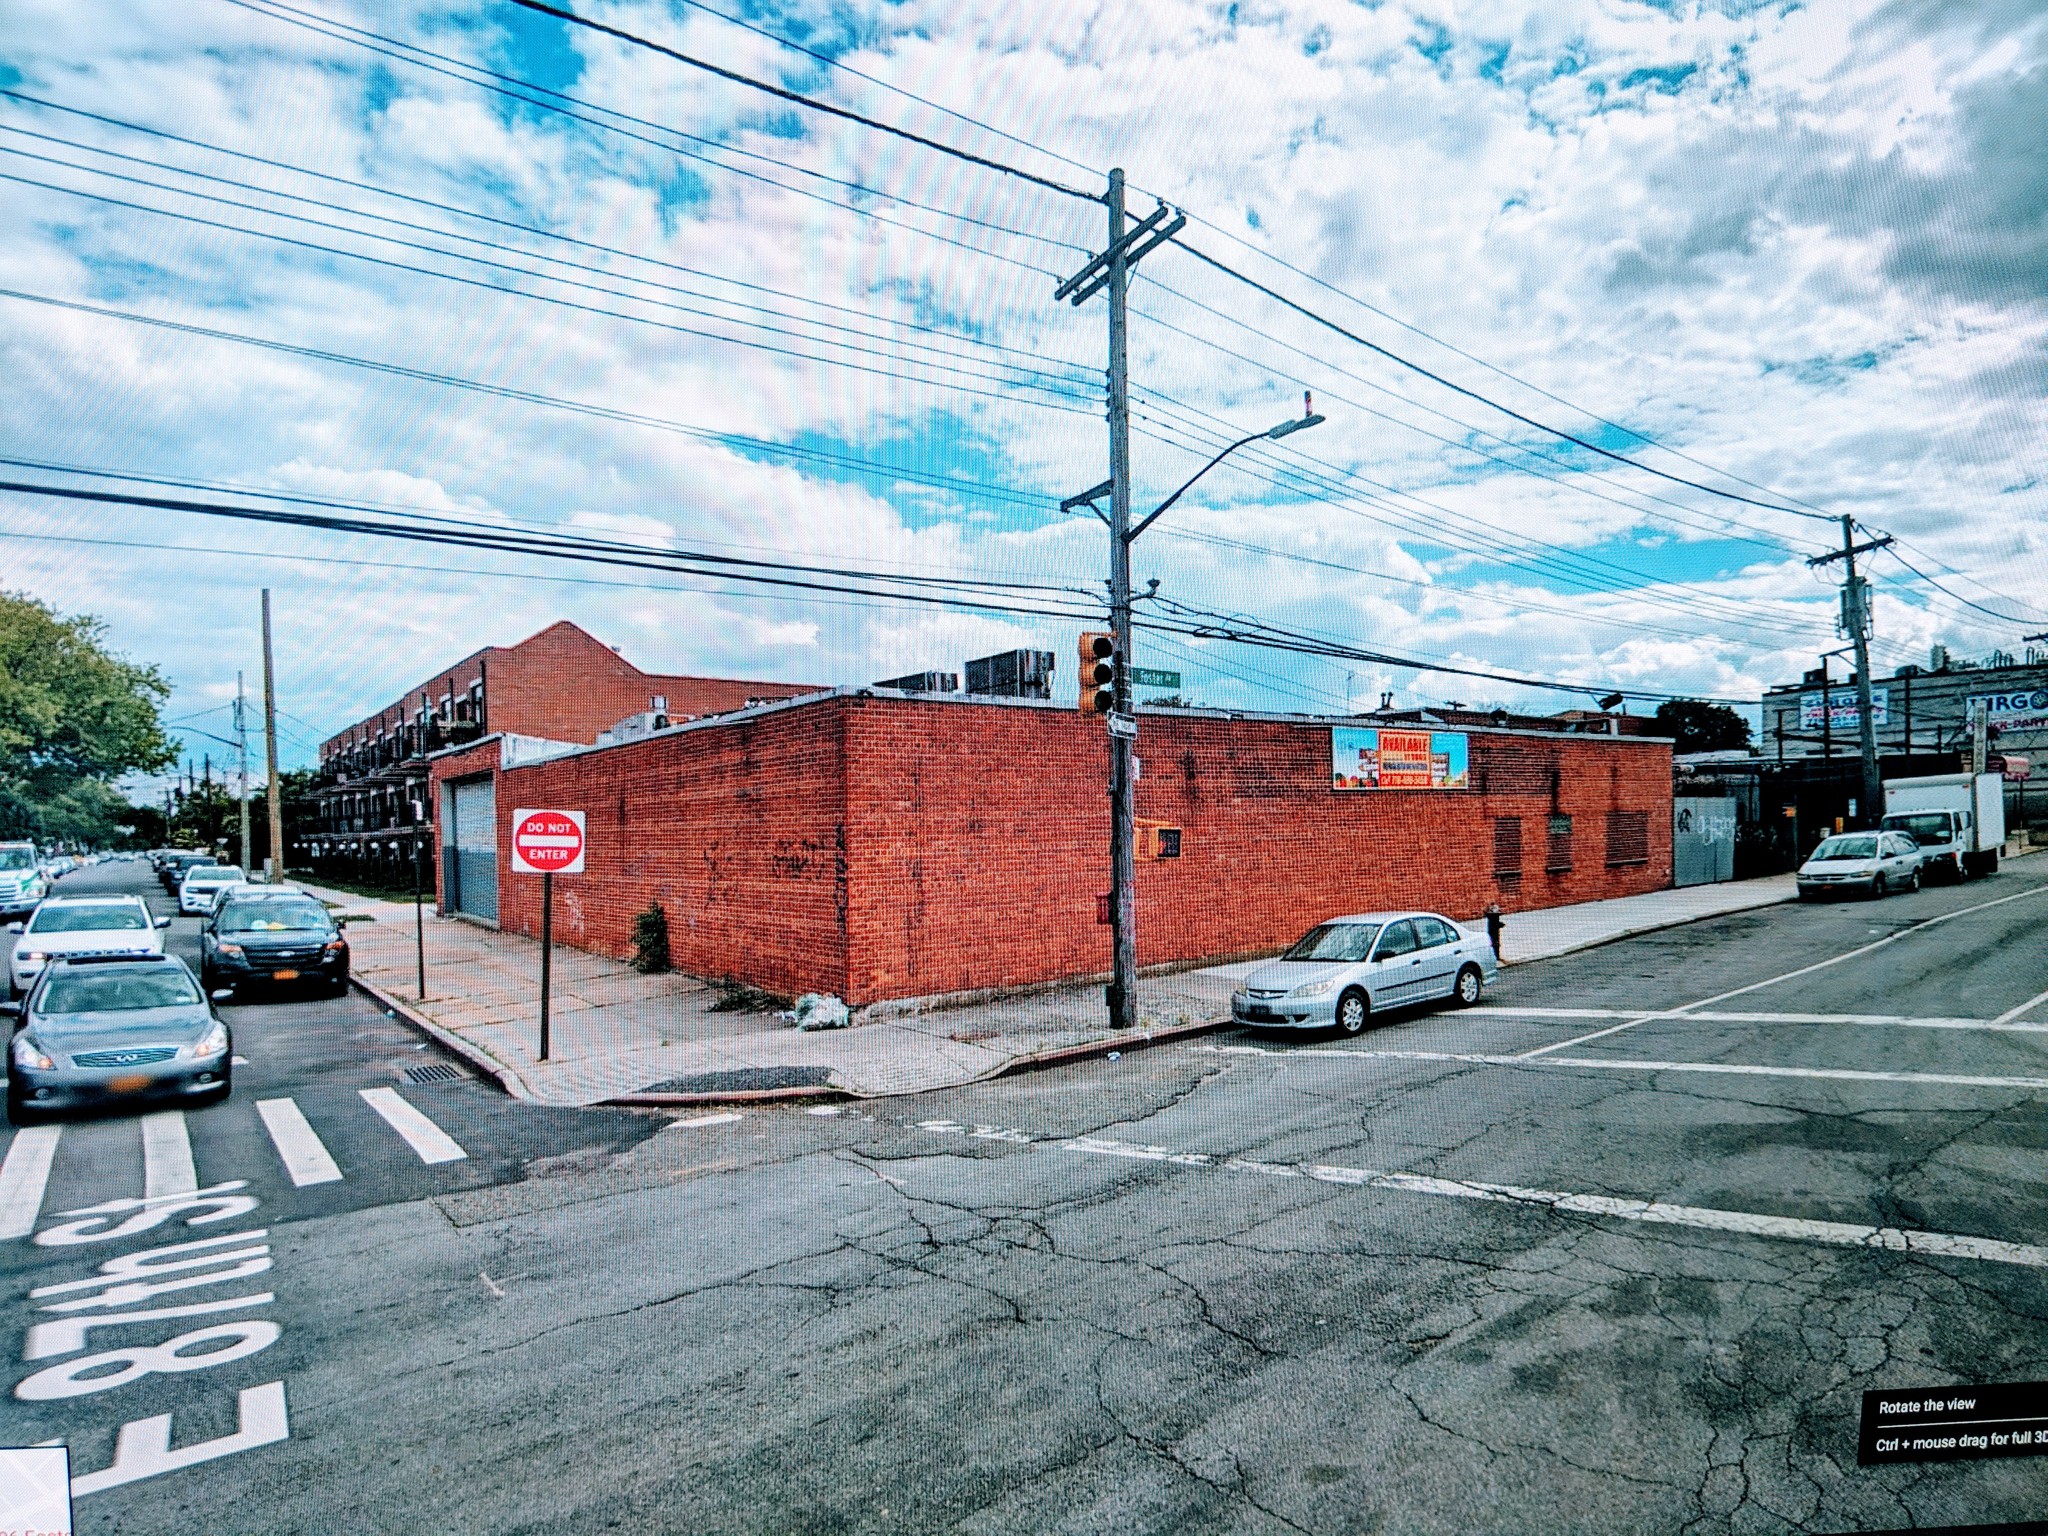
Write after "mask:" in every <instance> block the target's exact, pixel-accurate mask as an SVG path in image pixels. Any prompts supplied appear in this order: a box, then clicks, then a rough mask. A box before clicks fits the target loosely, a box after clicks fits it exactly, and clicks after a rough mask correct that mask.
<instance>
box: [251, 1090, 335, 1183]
mask: <svg viewBox="0 0 2048 1536" xmlns="http://www.w3.org/2000/svg"><path fill="white" fill-rule="evenodd" d="M256 1113H257V1114H259V1115H261V1116H262V1117H263V1129H264V1130H266V1131H268V1132H270V1144H271V1145H272V1146H274V1147H276V1148H277V1155H278V1157H279V1158H280V1159H282V1161H283V1162H284V1171H285V1172H286V1173H288V1174H290V1175H291V1179H292V1183H294V1184H296V1185H297V1186H298V1187H299V1188H300V1189H304V1188H305V1187H306V1186H307V1185H308V1184H332V1183H334V1182H335V1180H337V1179H339V1178H340V1177H341V1169H340V1168H338V1167H336V1166H335V1162H334V1159H333V1158H332V1157H331V1156H330V1155H329V1154H328V1151H327V1148H326V1146H325V1145H323V1144H322V1142H321V1140H320V1138H319V1136H318V1135H317V1134H315V1132H314V1130H313V1127H312V1126H311V1125H309V1124H307V1123H306V1116H305V1114H304V1112H303V1111H301V1110H300V1108H299V1105H298V1101H297V1100H296V1099H258V1100H257V1101H256Z"/></svg>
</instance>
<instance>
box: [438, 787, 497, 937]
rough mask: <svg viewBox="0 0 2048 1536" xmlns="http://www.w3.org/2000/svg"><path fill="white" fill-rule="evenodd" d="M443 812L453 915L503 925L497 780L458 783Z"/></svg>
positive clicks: (449, 793)
mask: <svg viewBox="0 0 2048 1536" xmlns="http://www.w3.org/2000/svg"><path fill="white" fill-rule="evenodd" d="M446 793H447V796H448V798H447V801H446V802H445V804H444V805H443V807H442V812H443V825H444V826H445V827H446V828H447V830H448V836H447V838H446V840H445V843H444V852H443V855H442V878H443V880H444V881H445V882H446V883H445V885H444V886H443V889H444V890H445V891H446V893H447V905H448V907H449V908H450V910H452V911H456V912H461V913H464V914H466V915H467V916H470V917H480V918H482V919H483V920H484V921H485V922H490V923H495V922H496V921H497V920H498V788H497V780H496V778H495V777H494V776H493V775H491V774H485V775H483V776H482V777H481V778H475V779H458V780H456V781H455V782H454V783H453V784H450V785H449V786H448V788H447V791H446Z"/></svg>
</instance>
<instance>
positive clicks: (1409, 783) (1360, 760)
mask: <svg viewBox="0 0 2048 1536" xmlns="http://www.w3.org/2000/svg"><path fill="white" fill-rule="evenodd" d="M1470 783H1471V771H1470V751H1469V747H1468V739H1467V737H1466V735H1465V733H1464V732H1463V731H1395V730H1384V729H1381V728H1379V727H1377V726H1352V725H1337V726H1332V727H1331V728H1330V788H1332V789H1465V788H1467V787H1469V785H1470Z"/></svg>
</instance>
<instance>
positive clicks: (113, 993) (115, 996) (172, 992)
mask: <svg viewBox="0 0 2048 1536" xmlns="http://www.w3.org/2000/svg"><path fill="white" fill-rule="evenodd" d="M200 1000H201V999H200V996H199V988H198V987H197V986H195V985H194V984H193V981H192V976H191V973H190V972H188V971H186V970H185V969H184V967H182V966H168V965H151V966H131V965H107V966H104V967H94V968H91V969H88V970H83V971H61V972H59V973H58V974H57V975H55V976H52V977H51V978H50V981H49V985H47V986H46V987H44V988H43V995H42V997H41V998H40V999H39V1000H38V1001H37V1003H36V1012H37V1013H42V1014H78V1013H130V1012H134V1011H136V1010H138V1009H143V1008H182V1007H187V1006H190V1005H191V1004H194V1003H197V1002H199V1001H200Z"/></svg>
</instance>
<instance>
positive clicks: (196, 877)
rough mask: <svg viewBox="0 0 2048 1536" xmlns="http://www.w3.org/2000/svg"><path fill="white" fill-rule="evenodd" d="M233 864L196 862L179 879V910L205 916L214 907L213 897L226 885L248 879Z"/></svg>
mask: <svg viewBox="0 0 2048 1536" xmlns="http://www.w3.org/2000/svg"><path fill="white" fill-rule="evenodd" d="M247 878H248V877H247V876H245V875H244V874H243V873H242V871H241V869H240V868H239V867H238V866H236V865H233V864H194V865H193V866H192V867H191V868H190V869H188V870H186V871H185V874H184V877H183V878H182V879H180V880H179V881H178V910H179V911H180V912H181V913H185V914H188V915H190V916H193V917H204V916H206V914H207V913H208V912H209V911H211V910H212V908H213V898H214V896H215V895H216V894H217V893H218V892H219V891H220V888H221V887H222V886H224V885H238V884H240V883H241V882H242V881H243V880H245V879H247Z"/></svg>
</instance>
